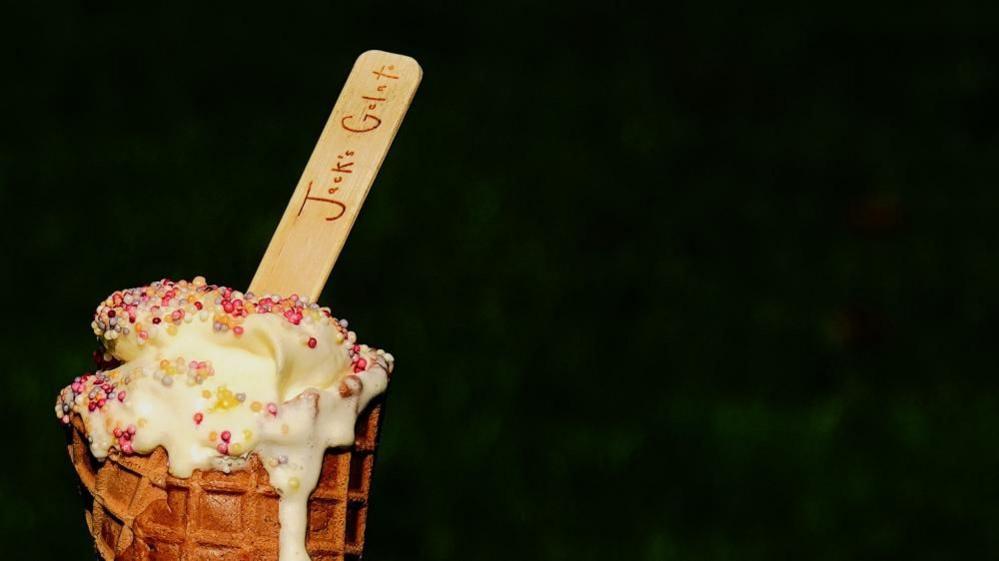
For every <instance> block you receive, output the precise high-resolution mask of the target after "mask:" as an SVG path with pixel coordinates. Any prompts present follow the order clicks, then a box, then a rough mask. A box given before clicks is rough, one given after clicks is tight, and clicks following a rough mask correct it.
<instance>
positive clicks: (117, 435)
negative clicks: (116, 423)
mask: <svg viewBox="0 0 999 561" xmlns="http://www.w3.org/2000/svg"><path fill="white" fill-rule="evenodd" d="M114 437H115V438H121V429H119V428H117V427H115V429H114Z"/></svg>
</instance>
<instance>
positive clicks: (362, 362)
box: [357, 358, 368, 370]
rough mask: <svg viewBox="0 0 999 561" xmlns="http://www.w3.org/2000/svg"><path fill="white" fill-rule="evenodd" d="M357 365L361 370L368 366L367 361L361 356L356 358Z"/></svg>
mask: <svg viewBox="0 0 999 561" xmlns="http://www.w3.org/2000/svg"><path fill="white" fill-rule="evenodd" d="M357 367H358V368H360V369H361V370H364V369H365V368H367V367H368V361H366V360H364V359H363V358H359V359H357Z"/></svg>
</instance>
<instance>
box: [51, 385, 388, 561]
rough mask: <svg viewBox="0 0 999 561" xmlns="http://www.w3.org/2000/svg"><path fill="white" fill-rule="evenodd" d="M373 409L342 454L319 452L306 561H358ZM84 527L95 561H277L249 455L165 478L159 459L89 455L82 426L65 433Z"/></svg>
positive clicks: (272, 528) (272, 520) (264, 495)
mask: <svg viewBox="0 0 999 561" xmlns="http://www.w3.org/2000/svg"><path fill="white" fill-rule="evenodd" d="M381 410H382V405H381V400H378V401H376V402H375V403H372V404H371V405H370V406H369V407H368V409H367V410H366V411H365V412H364V413H362V414H361V416H360V417H358V419H357V425H356V430H355V433H356V439H355V443H354V445H353V446H352V447H348V448H338V449H329V450H327V451H326V454H325V456H324V458H323V466H322V472H321V475H320V479H319V484H318V485H317V487H316V489H315V490H314V491H313V492H312V494H311V495H310V498H309V502H308V527H307V532H306V548H307V550H308V553H309V555H310V556H311V558H312V561H332V560H334V559H336V560H343V561H348V560H351V559H354V560H356V559H359V558H360V556H361V553H362V550H363V548H364V529H365V522H366V518H367V509H368V493H369V490H370V488H371V476H372V468H373V466H374V455H375V449H376V447H377V444H378V429H379V425H380V421H381ZM68 440H69V445H68V449H69V456H70V459H71V460H72V462H73V466H74V467H75V469H76V472H77V474H78V475H79V477H80V491H81V494H82V496H83V499H84V502H85V509H86V512H85V516H86V520H87V526H88V528H89V530H90V533H91V535H92V536H93V537H94V541H95V544H96V548H97V553H98V556H99V558H100V559H103V560H104V561H202V560H205V561H207V560H212V561H237V560H238V561H277V559H278V532H279V527H280V524H279V522H278V494H277V491H275V489H274V488H273V487H272V486H271V485H270V484H269V479H268V474H267V471H266V470H265V469H264V466H263V465H262V464H261V463H260V460H259V459H258V458H257V456H256V455H255V454H251V456H250V461H249V465H248V468H247V469H244V470H240V471H234V472H232V473H228V474H226V473H223V472H221V471H201V470H196V471H195V472H194V474H193V475H192V476H191V477H189V478H178V477H174V476H172V475H170V474H169V473H168V471H167V463H168V458H167V453H166V451H165V450H164V449H163V448H162V447H159V448H157V449H156V450H154V451H153V453H152V454H149V455H124V454H121V453H120V452H118V451H117V450H114V451H112V452H111V453H110V454H109V456H108V457H107V458H106V459H105V460H103V461H100V460H97V459H96V458H94V456H93V455H92V454H91V452H90V449H89V446H88V441H87V433H86V430H85V428H84V425H83V422H82V420H81V419H80V418H79V417H78V416H77V417H74V418H73V420H72V422H71V423H70V425H69V426H68Z"/></svg>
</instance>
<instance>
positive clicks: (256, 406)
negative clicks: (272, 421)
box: [250, 401, 264, 413]
mask: <svg viewBox="0 0 999 561" xmlns="http://www.w3.org/2000/svg"><path fill="white" fill-rule="evenodd" d="M263 408H264V404H263V403H260V402H259V401H254V402H253V403H251V404H250V411H253V412H254V413H257V412H259V411H260V410H261V409H263Z"/></svg>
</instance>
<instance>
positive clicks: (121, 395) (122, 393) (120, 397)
mask: <svg viewBox="0 0 999 561" xmlns="http://www.w3.org/2000/svg"><path fill="white" fill-rule="evenodd" d="M118 401H120V402H122V403H124V402H125V390H121V391H119V392H118Z"/></svg>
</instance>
